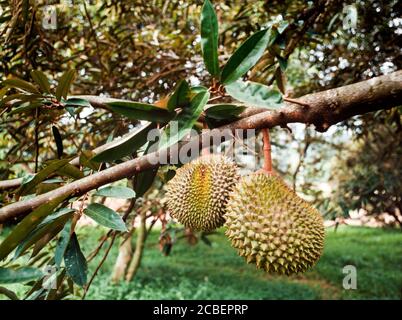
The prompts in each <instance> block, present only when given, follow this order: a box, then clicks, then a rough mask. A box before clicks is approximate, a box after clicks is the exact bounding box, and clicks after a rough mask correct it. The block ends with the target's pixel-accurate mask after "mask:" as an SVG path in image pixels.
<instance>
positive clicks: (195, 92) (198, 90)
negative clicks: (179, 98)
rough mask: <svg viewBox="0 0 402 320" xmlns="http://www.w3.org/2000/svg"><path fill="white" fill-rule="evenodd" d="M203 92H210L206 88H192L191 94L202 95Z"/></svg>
mask: <svg viewBox="0 0 402 320" xmlns="http://www.w3.org/2000/svg"><path fill="white" fill-rule="evenodd" d="M203 91H208V88H207V87H204V86H194V87H191V93H192V94H197V93H200V92H203Z"/></svg>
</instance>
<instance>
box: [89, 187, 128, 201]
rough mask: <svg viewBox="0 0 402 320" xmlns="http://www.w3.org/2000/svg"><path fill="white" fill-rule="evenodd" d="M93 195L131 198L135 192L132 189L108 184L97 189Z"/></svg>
mask: <svg viewBox="0 0 402 320" xmlns="http://www.w3.org/2000/svg"><path fill="white" fill-rule="evenodd" d="M94 196H99V197H110V198H119V199H131V198H135V192H134V190H133V189H130V188H127V187H123V186H108V187H104V188H102V189H99V190H97V191H96V192H95V194H94Z"/></svg>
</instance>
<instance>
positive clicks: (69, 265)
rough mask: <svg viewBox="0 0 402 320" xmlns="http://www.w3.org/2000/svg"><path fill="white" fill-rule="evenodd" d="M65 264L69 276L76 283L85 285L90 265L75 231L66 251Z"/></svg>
mask: <svg viewBox="0 0 402 320" xmlns="http://www.w3.org/2000/svg"><path fill="white" fill-rule="evenodd" d="M64 264H65V266H66V271H67V274H68V275H69V277H70V278H71V279H72V280H73V281H74V283H76V284H77V285H79V286H81V287H83V286H84V285H85V284H86V283H87V271H88V266H87V261H86V259H85V257H84V255H83V253H82V251H81V248H80V244H79V242H78V239H77V235H76V234H75V232H74V233H73V234H72V235H71V238H70V242H69V243H68V246H67V248H66V251H65V252H64Z"/></svg>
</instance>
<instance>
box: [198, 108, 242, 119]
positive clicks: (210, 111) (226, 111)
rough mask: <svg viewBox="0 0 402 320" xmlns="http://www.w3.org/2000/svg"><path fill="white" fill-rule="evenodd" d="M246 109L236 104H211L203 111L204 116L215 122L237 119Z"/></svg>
mask: <svg viewBox="0 0 402 320" xmlns="http://www.w3.org/2000/svg"><path fill="white" fill-rule="evenodd" d="M245 109H246V107H245V106H239V105H236V104H213V105H210V106H208V108H207V109H205V115H206V116H207V117H208V118H211V119H215V120H228V119H233V118H237V117H238V116H239V114H240V113H242V112H243V111H244V110H245Z"/></svg>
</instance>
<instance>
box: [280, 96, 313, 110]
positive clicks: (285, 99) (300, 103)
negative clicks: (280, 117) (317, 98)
mask: <svg viewBox="0 0 402 320" xmlns="http://www.w3.org/2000/svg"><path fill="white" fill-rule="evenodd" d="M283 101H286V102H290V103H295V104H298V105H301V106H303V107H306V108H308V107H310V105H309V104H307V103H304V102H301V101H299V100H295V99H291V98H287V97H284V98H283Z"/></svg>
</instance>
